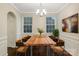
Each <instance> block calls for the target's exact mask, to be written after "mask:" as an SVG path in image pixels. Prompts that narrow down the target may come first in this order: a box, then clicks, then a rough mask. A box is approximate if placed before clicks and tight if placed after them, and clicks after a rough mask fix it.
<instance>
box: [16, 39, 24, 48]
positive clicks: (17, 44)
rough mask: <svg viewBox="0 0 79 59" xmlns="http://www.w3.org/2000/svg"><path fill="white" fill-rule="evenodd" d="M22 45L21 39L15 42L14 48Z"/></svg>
mask: <svg viewBox="0 0 79 59" xmlns="http://www.w3.org/2000/svg"><path fill="white" fill-rule="evenodd" d="M23 45H24V44H23V42H22V41H21V39H17V40H16V46H18V47H19V46H23Z"/></svg>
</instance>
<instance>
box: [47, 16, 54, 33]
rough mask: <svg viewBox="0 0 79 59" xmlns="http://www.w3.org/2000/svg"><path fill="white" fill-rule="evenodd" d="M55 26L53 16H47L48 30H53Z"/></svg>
mask: <svg viewBox="0 0 79 59" xmlns="http://www.w3.org/2000/svg"><path fill="white" fill-rule="evenodd" d="M54 28H55V21H54V19H53V18H52V17H46V32H47V33H49V32H52V31H53V30H54Z"/></svg>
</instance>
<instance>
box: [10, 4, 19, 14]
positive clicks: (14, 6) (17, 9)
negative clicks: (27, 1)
mask: <svg viewBox="0 0 79 59" xmlns="http://www.w3.org/2000/svg"><path fill="white" fill-rule="evenodd" d="M9 4H10V5H11V6H13V7H14V8H15V9H16V10H17V11H18V12H19V13H21V10H20V9H18V8H17V7H16V6H15V5H14V4H13V3H9Z"/></svg>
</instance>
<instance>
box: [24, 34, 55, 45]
mask: <svg viewBox="0 0 79 59" xmlns="http://www.w3.org/2000/svg"><path fill="white" fill-rule="evenodd" d="M25 45H26V46H37V45H56V42H54V41H53V40H52V39H51V38H49V37H48V36H38V35H34V36H32V37H31V38H30V39H29V40H28V41H27V42H26V43H25Z"/></svg>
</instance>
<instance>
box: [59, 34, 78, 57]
mask: <svg viewBox="0 0 79 59" xmlns="http://www.w3.org/2000/svg"><path fill="white" fill-rule="evenodd" d="M77 35H79V34H77ZM77 35H73V34H69V33H61V34H60V38H62V39H63V40H64V41H65V50H66V51H68V52H69V53H70V54H71V55H73V56H79V36H77Z"/></svg>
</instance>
